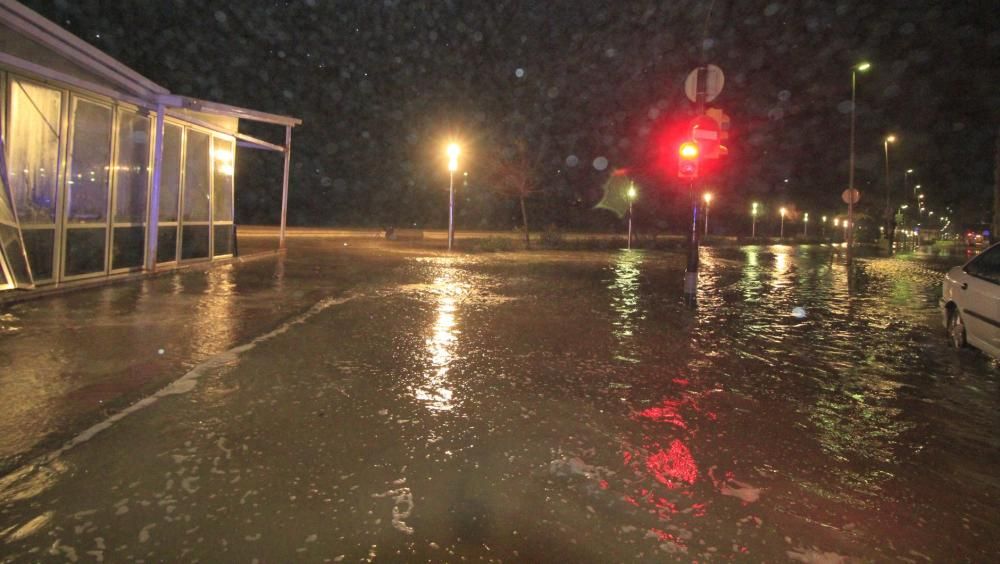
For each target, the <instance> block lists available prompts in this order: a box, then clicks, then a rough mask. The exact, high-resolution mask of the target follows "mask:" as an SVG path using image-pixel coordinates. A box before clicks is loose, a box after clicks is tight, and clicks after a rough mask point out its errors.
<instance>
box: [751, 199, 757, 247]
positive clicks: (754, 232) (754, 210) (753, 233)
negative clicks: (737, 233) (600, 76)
mask: <svg viewBox="0 0 1000 564" xmlns="http://www.w3.org/2000/svg"><path fill="white" fill-rule="evenodd" d="M757 205H758V204H757V202H754V203H753V206H752V207H751V208H750V216H751V217H753V223H752V224H751V227H750V237H752V238H754V239H756V238H757Z"/></svg>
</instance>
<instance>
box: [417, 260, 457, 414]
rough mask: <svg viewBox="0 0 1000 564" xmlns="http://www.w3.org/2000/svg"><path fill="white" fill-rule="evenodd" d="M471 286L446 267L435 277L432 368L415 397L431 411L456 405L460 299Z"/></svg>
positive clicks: (430, 343) (429, 343) (429, 342)
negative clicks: (453, 379)
mask: <svg viewBox="0 0 1000 564" xmlns="http://www.w3.org/2000/svg"><path fill="white" fill-rule="evenodd" d="M466 291H467V288H466V287H465V285H464V284H462V283H461V282H460V281H458V280H457V277H456V276H455V271H454V270H453V269H451V268H444V269H442V270H441V272H440V273H439V274H438V275H437V277H435V278H434V285H433V292H434V297H435V301H436V313H437V315H436V317H435V318H434V324H433V325H432V326H431V327H430V331H429V332H430V336H429V337H428V338H427V339H426V346H427V355H428V357H429V359H430V369H429V370H428V373H427V374H426V376H425V378H424V381H423V382H422V383H421V385H419V386H418V387H416V388H415V389H414V390H413V395H414V397H416V398H417V400H419V401H421V402H424V404H425V405H426V406H427V409H430V410H431V411H449V410H451V409H452V408H454V407H455V405H454V402H453V396H454V390H453V389H452V388H453V386H452V385H451V383H450V382H449V378H448V371H449V369H450V367H451V363H452V361H453V360H454V359H455V345H456V342H457V340H458V333H459V331H458V328H457V325H458V322H457V319H456V312H457V309H458V300H459V299H460V298H461V296H462V295H463V294H465V293H466Z"/></svg>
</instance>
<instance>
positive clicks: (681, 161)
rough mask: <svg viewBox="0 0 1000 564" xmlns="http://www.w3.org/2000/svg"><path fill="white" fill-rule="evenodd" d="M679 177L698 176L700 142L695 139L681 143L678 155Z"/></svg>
mask: <svg viewBox="0 0 1000 564" xmlns="http://www.w3.org/2000/svg"><path fill="white" fill-rule="evenodd" d="M677 158H678V161H677V177H678V178H688V179H695V178H698V144H697V143H695V142H693V141H685V142H683V143H681V147H680V150H679V151H678V155H677Z"/></svg>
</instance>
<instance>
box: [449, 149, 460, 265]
mask: <svg viewBox="0 0 1000 564" xmlns="http://www.w3.org/2000/svg"><path fill="white" fill-rule="evenodd" d="M461 151H462V150H461V149H460V148H459V146H458V145H456V144H455V143H449V144H448V149H447V153H448V250H449V251H450V250H451V247H452V245H454V244H455V171H456V170H458V154H459V153H460V152H461Z"/></svg>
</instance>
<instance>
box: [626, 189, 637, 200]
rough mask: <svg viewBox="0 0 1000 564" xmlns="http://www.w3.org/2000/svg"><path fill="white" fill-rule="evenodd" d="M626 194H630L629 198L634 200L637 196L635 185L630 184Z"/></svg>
mask: <svg viewBox="0 0 1000 564" xmlns="http://www.w3.org/2000/svg"><path fill="white" fill-rule="evenodd" d="M626 195H627V196H628V199H630V200H634V199H635V196H636V191H635V186H629V187H628V192H627V193H626Z"/></svg>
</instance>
